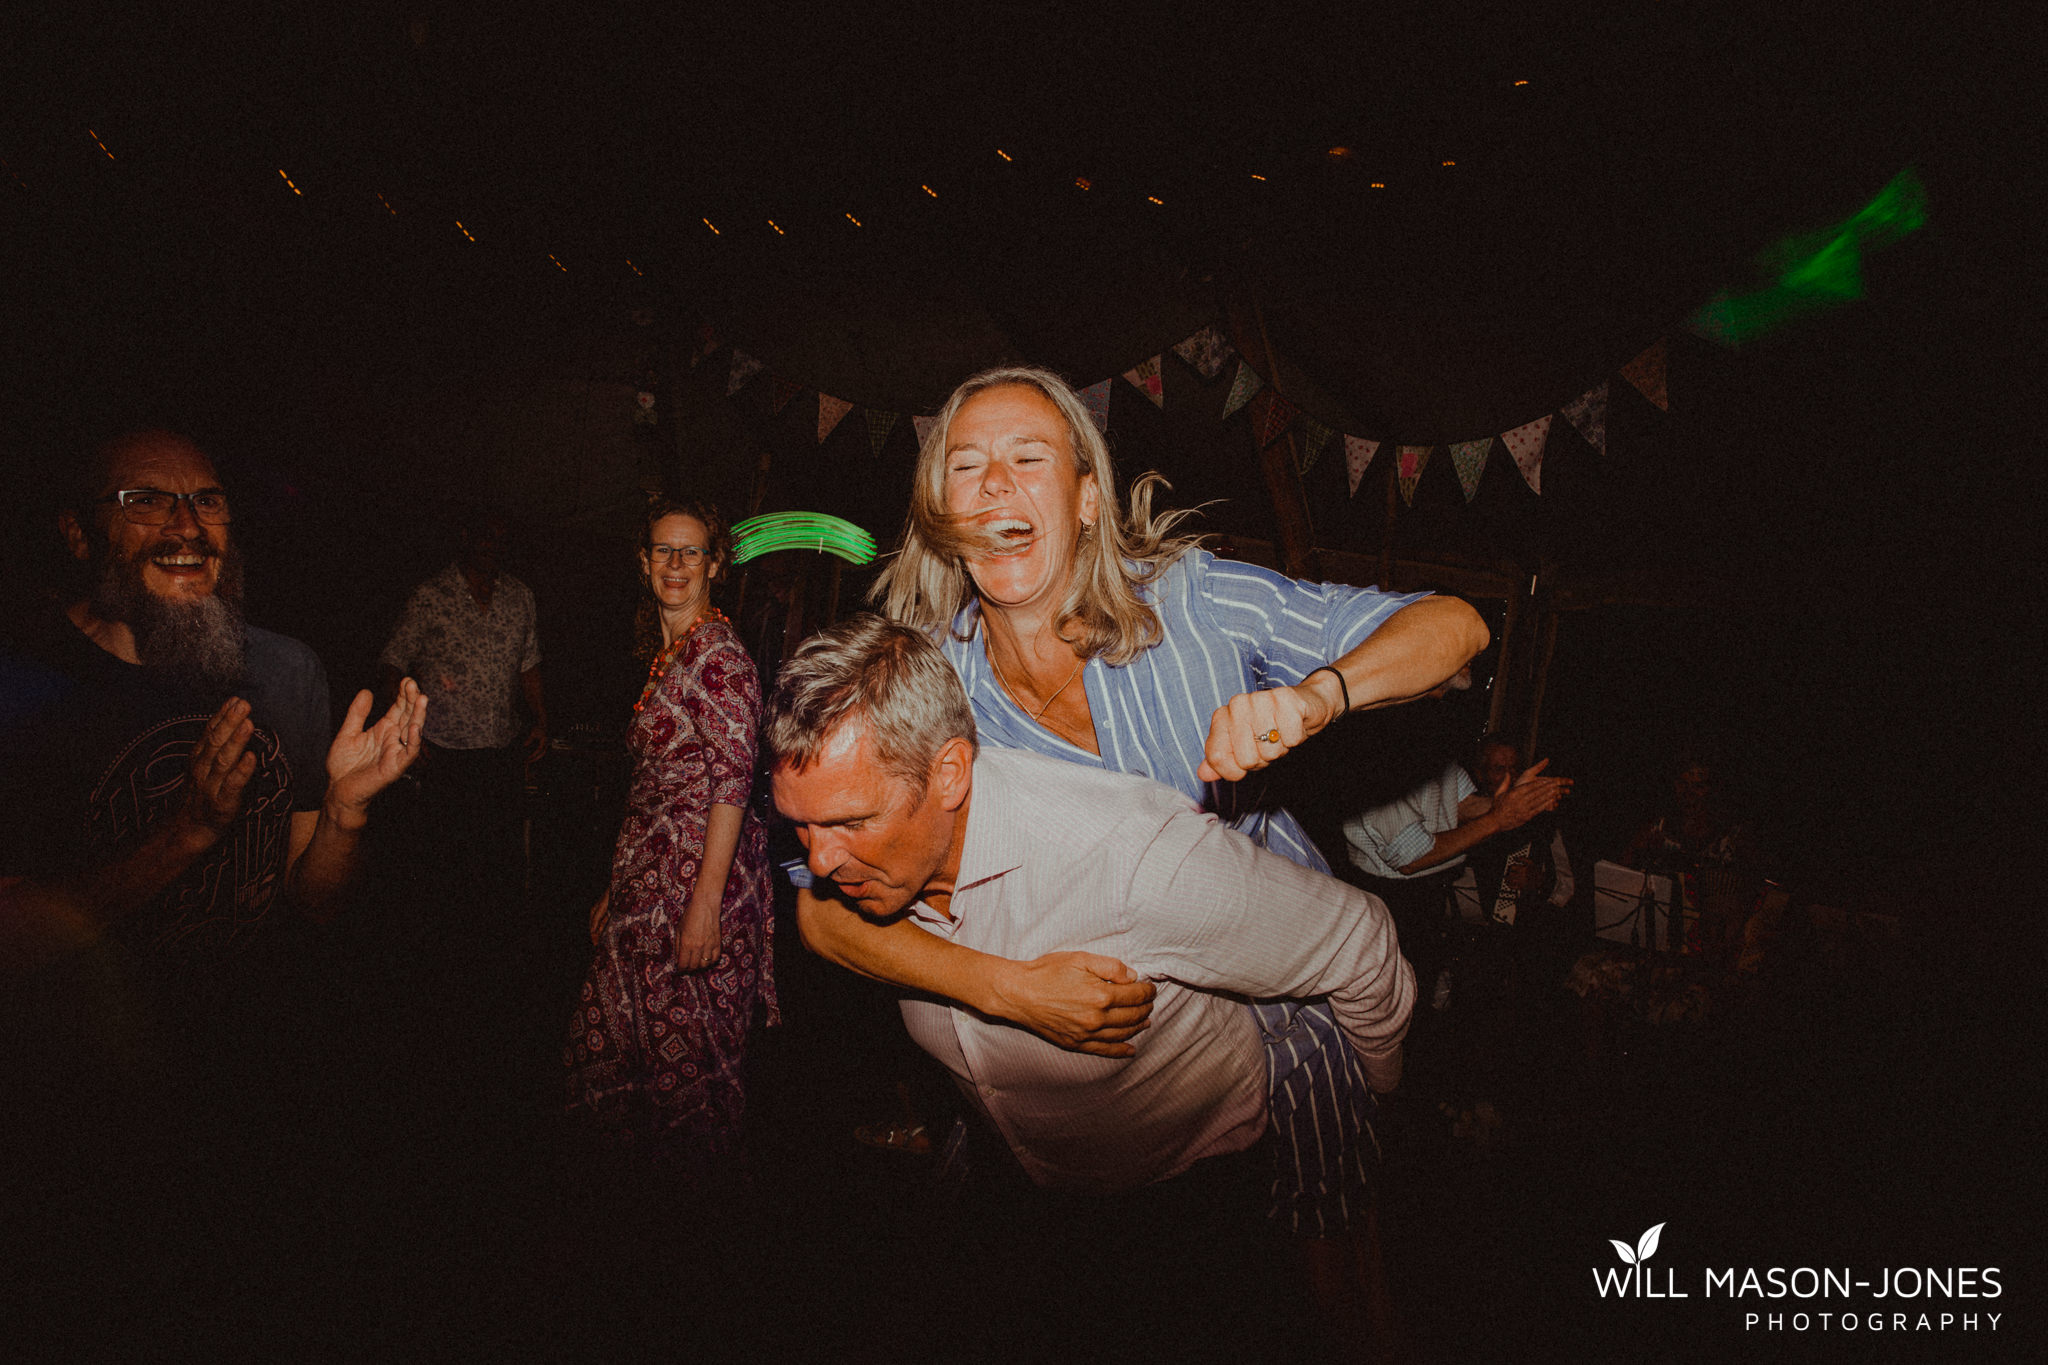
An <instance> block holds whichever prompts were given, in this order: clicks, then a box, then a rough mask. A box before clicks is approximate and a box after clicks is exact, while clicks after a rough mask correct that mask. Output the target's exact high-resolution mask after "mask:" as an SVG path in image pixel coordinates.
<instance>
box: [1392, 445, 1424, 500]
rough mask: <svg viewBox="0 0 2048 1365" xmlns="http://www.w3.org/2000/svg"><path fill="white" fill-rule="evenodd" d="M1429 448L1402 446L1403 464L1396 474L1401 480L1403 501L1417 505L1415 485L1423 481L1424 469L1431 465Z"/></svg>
mask: <svg viewBox="0 0 2048 1365" xmlns="http://www.w3.org/2000/svg"><path fill="white" fill-rule="evenodd" d="M1429 451H1430V448H1429V447H1428V446H1402V447H1401V449H1400V456H1401V463H1400V465H1399V466H1398V467H1397V468H1396V470H1395V472H1396V473H1397V474H1398V475H1399V476H1400V480H1401V501H1403V502H1405V503H1407V504H1408V505H1409V506H1410V507H1413V506H1414V505H1415V485H1416V484H1418V483H1420V482H1421V481H1422V467H1423V466H1424V465H1426V464H1428V463H1429Z"/></svg>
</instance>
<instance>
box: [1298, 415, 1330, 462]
mask: <svg viewBox="0 0 2048 1365" xmlns="http://www.w3.org/2000/svg"><path fill="white" fill-rule="evenodd" d="M1301 430H1302V438H1301V472H1302V473H1304V474H1306V473H1308V472H1309V470H1311V469H1313V468H1315V465H1316V461H1317V460H1319V459H1321V458H1322V454H1323V447H1324V446H1327V445H1328V444H1330V438H1331V437H1332V436H1335V435H1336V434H1337V433H1336V432H1335V431H1334V430H1332V429H1331V428H1329V427H1326V426H1324V425H1323V424H1322V423H1321V422H1318V421H1317V420H1316V419H1315V418H1313V417H1304V418H1302V419H1301Z"/></svg>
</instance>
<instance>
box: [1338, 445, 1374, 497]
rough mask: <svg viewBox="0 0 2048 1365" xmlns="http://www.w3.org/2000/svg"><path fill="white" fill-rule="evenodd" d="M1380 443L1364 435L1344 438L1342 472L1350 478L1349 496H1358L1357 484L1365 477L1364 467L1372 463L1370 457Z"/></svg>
mask: <svg viewBox="0 0 2048 1365" xmlns="http://www.w3.org/2000/svg"><path fill="white" fill-rule="evenodd" d="M1379 451H1380V443H1379V442H1378V441H1375V440H1373V439H1371V438H1370V437H1366V436H1346V437H1345V438H1344V472H1345V474H1346V475H1347V476H1348V477H1349V478H1350V480H1351V496H1352V497H1354V498H1355V497H1357V496H1358V484H1359V481H1360V480H1361V479H1363V478H1364V477H1365V467H1366V466H1367V465H1369V464H1371V463H1372V457H1373V456H1375V455H1377V454H1379Z"/></svg>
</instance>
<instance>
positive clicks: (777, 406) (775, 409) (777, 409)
mask: <svg viewBox="0 0 2048 1365" xmlns="http://www.w3.org/2000/svg"><path fill="white" fill-rule="evenodd" d="M803 391H804V386H803V385H801V384H799V383H797V382H796V381H795V380H794V379H784V378H783V377H782V376H781V375H779V374H778V375H776V376H774V379H773V382H772V383H771V384H770V386H769V389H768V411H770V412H772V413H775V414H778V415H779V414H780V413H781V412H782V410H783V409H784V408H786V407H788V406H789V400H790V399H792V398H794V397H796V396H797V395H798V394H800V393H802V392H803Z"/></svg>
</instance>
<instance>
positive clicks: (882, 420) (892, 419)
mask: <svg viewBox="0 0 2048 1365" xmlns="http://www.w3.org/2000/svg"><path fill="white" fill-rule="evenodd" d="M864 411H865V415H866V417H867V419H868V449H870V450H872V451H874V453H875V458H876V459H878V460H879V459H881V458H882V447H883V446H884V445H885V444H887V442H888V440H889V433H890V432H891V431H894V430H895V429H896V417H897V414H896V413H893V412H877V411H876V410H875V409H873V408H867V409H865V410H864Z"/></svg>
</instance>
